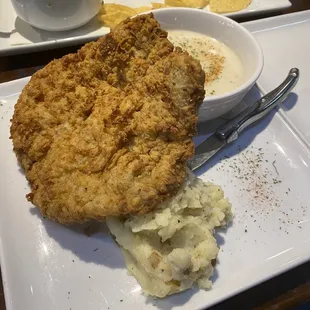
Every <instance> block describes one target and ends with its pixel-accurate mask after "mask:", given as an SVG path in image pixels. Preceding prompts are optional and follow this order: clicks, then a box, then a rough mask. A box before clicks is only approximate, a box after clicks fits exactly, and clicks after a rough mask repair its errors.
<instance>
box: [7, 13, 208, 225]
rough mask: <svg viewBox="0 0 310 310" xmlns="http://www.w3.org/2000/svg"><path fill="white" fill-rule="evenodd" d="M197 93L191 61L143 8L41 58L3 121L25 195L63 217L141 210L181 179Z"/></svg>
mask: <svg viewBox="0 0 310 310" xmlns="http://www.w3.org/2000/svg"><path fill="white" fill-rule="evenodd" d="M203 98H204V72H203V70H202V69H201V66H200V64H199V62H198V61H196V60H194V59H193V58H192V57H191V56H189V55H188V54H187V53H186V52H183V51H182V50H181V49H178V48H176V49H174V46H173V45H172V44H171V43H170V42H169V41H168V39H167V33H166V31H164V30H162V29H161V28H160V26H159V24H158V23H157V21H156V20H155V19H154V17H153V15H152V14H149V15H142V16H138V17H136V18H134V19H131V20H130V19H128V20H126V21H124V22H123V23H121V24H120V25H118V26H117V27H116V28H114V30H113V31H112V32H111V33H110V34H108V35H106V36H105V37H102V38H100V39H99V40H98V41H97V42H92V43H88V44H86V45H85V46H84V47H82V48H81V49H80V50H79V51H78V52H77V53H76V54H69V55H67V56H64V57H63V58H61V59H58V60H54V61H52V62H50V63H49V64H48V65H47V66H46V67H45V68H43V69H42V70H40V71H38V72H37V73H35V74H34V75H33V77H32V78H31V80H30V82H29V83H28V85H27V86H26V87H25V88H24V90H23V92H22V94H21V95H20V97H19V100H18V102H17V104H16V106H15V112H14V116H13V119H12V125H11V137H12V139H13V144H14V151H15V153H16V156H17V158H18V160H19V162H20V163H21V165H22V167H23V168H24V170H25V173H26V177H27V179H28V180H29V182H30V185H31V190H32V192H31V193H30V194H29V195H28V199H29V200H31V201H32V202H33V204H34V205H36V206H37V207H39V208H40V210H41V212H42V214H43V215H45V216H47V217H48V218H50V219H52V220H55V221H58V222H60V223H64V224H70V223H82V222H85V221H87V220H89V219H97V220H103V219H104V217H105V216H110V215H112V216H118V215H123V214H138V213H146V212H149V211H151V210H152V209H154V208H155V207H156V206H157V205H158V204H159V203H160V202H162V201H163V200H165V199H168V198H169V197H171V196H172V195H174V194H175V193H176V192H177V190H178V189H179V187H180V185H181V184H182V183H183V181H184V178H185V168H186V161H187V160H188V159H189V158H190V157H191V156H192V155H193V154H194V145H193V142H192V136H193V135H194V134H195V132H196V122H197V110H198V108H199V105H200V104H201V102H202V100H203Z"/></svg>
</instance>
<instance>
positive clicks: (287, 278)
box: [0, 0, 310, 310]
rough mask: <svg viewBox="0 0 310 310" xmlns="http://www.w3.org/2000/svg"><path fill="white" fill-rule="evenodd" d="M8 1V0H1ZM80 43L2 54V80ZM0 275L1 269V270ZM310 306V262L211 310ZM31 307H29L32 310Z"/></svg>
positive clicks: (300, 0)
mask: <svg viewBox="0 0 310 310" xmlns="http://www.w3.org/2000/svg"><path fill="white" fill-rule="evenodd" d="M0 1H8V0H0ZM290 1H291V2H292V7H291V8H289V9H287V10H284V11H281V12H275V13H272V14H268V15H266V14H264V15H261V16H255V18H253V17H251V18H250V19H249V18H239V19H238V21H239V22H244V21H249V20H253V19H259V18H266V17H270V16H276V15H280V14H285V13H291V12H298V11H303V10H309V9H310V0H290ZM79 47H80V46H79V45H78V46H71V47H67V48H60V49H54V50H50V51H42V52H36V53H30V54H27V55H15V56H2V57H0V83H2V82H6V81H11V80H14V79H18V78H21V77H24V76H29V75H31V74H33V73H34V72H35V71H36V70H38V69H39V68H40V67H41V66H43V65H45V64H47V63H48V62H49V61H51V60H52V59H54V58H58V57H61V56H63V55H65V54H67V53H70V52H75V51H76V50H77V49H78V48H79ZM0 278H1V270H0ZM307 303H309V304H308V307H307V306H306V307H305V308H306V309H310V262H308V263H306V264H304V265H301V266H299V267H297V268H294V269H292V270H290V271H288V272H286V273H284V274H282V275H280V276H278V277H276V278H273V279H271V280H269V281H266V282H264V283H262V284H260V285H258V286H256V287H254V288H252V289H249V290H247V291H245V292H243V293H240V294H239V295H237V296H235V297H232V298H230V299H228V300H226V301H224V302H222V303H220V304H218V305H216V306H214V307H212V308H211V309H212V310H224V309H225V310H226V309H229V310H235V309H236V310H239V309H240V310H241V309H255V310H263V309H264V310H265V309H266V310H283V309H296V308H297V307H298V306H302V305H305V304H307ZM5 309H6V308H5V301H4V294H3V287H2V281H0V310H5ZM29 310H30V309H29Z"/></svg>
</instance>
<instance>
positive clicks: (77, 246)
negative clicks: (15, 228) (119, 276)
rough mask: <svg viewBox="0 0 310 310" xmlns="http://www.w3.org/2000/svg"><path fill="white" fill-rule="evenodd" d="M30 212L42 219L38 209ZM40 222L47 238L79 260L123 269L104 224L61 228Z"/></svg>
mask: <svg viewBox="0 0 310 310" xmlns="http://www.w3.org/2000/svg"><path fill="white" fill-rule="evenodd" d="M30 212H31V213H32V214H33V215H36V216H38V217H39V218H42V215H41V213H40V211H39V209H38V208H35V207H33V208H31V209H30ZM42 221H43V225H44V227H45V230H46V233H47V234H48V236H49V237H50V238H52V239H53V240H55V241H56V242H57V243H58V244H59V245H60V246H61V247H62V248H63V249H65V250H69V251H70V252H71V253H72V254H73V256H75V257H78V258H79V259H80V260H82V261H84V262H87V263H94V264H98V265H105V266H107V267H110V268H113V269H114V268H125V262H124V260H123V257H122V254H121V251H120V249H119V246H118V245H117V244H116V242H115V241H114V240H113V238H112V237H111V235H110V233H109V230H108V228H107V226H106V225H105V223H98V222H89V223H87V224H75V225H70V226H63V225H61V224H58V223H55V222H52V221H50V220H48V219H44V218H43V219H42ZM73 258H74V257H73Z"/></svg>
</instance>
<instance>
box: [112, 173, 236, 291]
mask: <svg viewBox="0 0 310 310" xmlns="http://www.w3.org/2000/svg"><path fill="white" fill-rule="evenodd" d="M231 218H232V215H231V204H230V203H229V202H228V200H227V199H225V198H224V193H223V191H222V189H221V188H220V187H219V186H216V185H213V184H212V183H205V182H203V181H202V180H200V179H198V178H196V177H195V176H194V175H193V174H192V173H191V172H189V174H188V178H187V180H186V182H185V184H184V185H183V187H182V188H181V189H180V191H179V192H178V194H177V195H176V196H175V197H173V198H172V199H170V200H169V201H166V202H165V203H163V204H161V205H160V206H159V208H158V209H156V210H155V211H153V212H152V213H149V214H146V215H139V216H132V217H129V218H123V219H121V218H115V217H109V218H107V225H108V227H109V229H110V231H111V233H112V234H113V235H114V236H115V239H116V241H117V243H118V244H119V245H120V246H121V248H122V252H123V255H124V259H125V262H126V265H127V268H128V270H129V271H130V273H131V274H132V275H134V276H135V277H136V279H137V280H138V282H139V283H140V285H141V287H142V289H143V291H144V293H145V294H147V295H153V296H157V297H165V296H167V295H169V294H173V293H177V292H181V291H184V290H186V289H188V288H190V287H191V286H192V285H193V284H194V283H197V284H198V286H199V287H200V288H203V289H208V288H210V287H211V286H212V283H211V281H210V277H211V276H212V274H213V265H214V263H215V259H216V257H217V255H218V246H217V243H216V240H215V238H214V236H213V232H214V228H216V227H223V226H225V225H227V223H228V222H229V221H230V220H231Z"/></svg>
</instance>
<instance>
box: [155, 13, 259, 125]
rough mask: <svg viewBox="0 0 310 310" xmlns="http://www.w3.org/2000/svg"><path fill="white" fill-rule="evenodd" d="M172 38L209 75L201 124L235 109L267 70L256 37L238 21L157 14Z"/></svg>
mask: <svg viewBox="0 0 310 310" xmlns="http://www.w3.org/2000/svg"><path fill="white" fill-rule="evenodd" d="M154 15H155V17H156V19H157V20H158V21H159V23H160V24H161V26H162V27H163V28H164V29H165V30H167V31H168V38H169V39H170V41H171V42H172V43H174V45H175V46H180V47H181V48H182V49H184V50H186V51H188V52H189V53H190V54H191V55H192V56H193V57H195V58H196V59H198V60H199V61H200V63H201V65H202V67H203V69H204V70H205V73H206V84H205V90H206V97H205V99H204V102H203V104H202V106H201V108H200V112H199V119H200V120H201V121H204V120H208V119H213V118H216V117H219V116H220V115H222V114H225V113H227V112H228V111H230V110H231V109H232V108H234V107H235V106H236V105H237V104H238V103H239V102H240V101H241V100H242V99H243V98H244V96H245V95H246V94H247V92H248V91H249V90H250V89H251V88H252V86H253V85H254V84H255V82H256V80H257V79H258V78H259V76H260V74H261V71H262V69H263V53H262V50H261V48H260V46H259V44H258V43H257V41H256V40H255V39H254V37H253V36H252V34H251V33H250V32H248V31H247V30H246V29H245V28H244V27H242V26H241V25H240V24H238V23H236V22H235V21H233V20H231V19H229V18H227V17H225V16H222V15H218V14H214V13H210V12H206V11H203V10H197V9H188V8H168V9H161V10H157V11H154Z"/></svg>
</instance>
